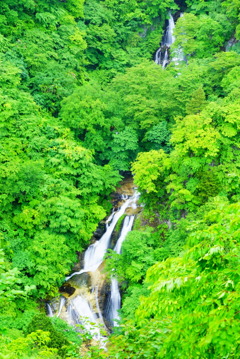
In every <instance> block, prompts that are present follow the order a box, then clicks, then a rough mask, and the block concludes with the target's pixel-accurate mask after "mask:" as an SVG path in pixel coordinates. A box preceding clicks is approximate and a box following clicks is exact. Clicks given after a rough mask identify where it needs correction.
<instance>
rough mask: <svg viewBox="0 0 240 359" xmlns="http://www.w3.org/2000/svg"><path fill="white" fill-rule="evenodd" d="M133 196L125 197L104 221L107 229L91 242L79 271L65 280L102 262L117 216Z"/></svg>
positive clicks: (123, 210)
mask: <svg viewBox="0 0 240 359" xmlns="http://www.w3.org/2000/svg"><path fill="white" fill-rule="evenodd" d="M132 200H133V198H132V197H130V198H129V199H127V200H126V201H125V202H124V203H123V204H122V205H121V207H120V208H119V210H118V211H116V212H113V213H112V214H111V216H110V217H109V219H108V220H107V222H106V227H107V230H106V232H105V233H104V234H103V236H102V237H101V238H100V239H99V241H96V242H95V243H93V244H91V245H90V246H89V247H88V249H87V250H86V252H85V255H84V267H83V269H81V270H80V271H79V272H74V273H73V274H71V275H70V276H69V277H67V278H66V280H68V279H70V278H72V277H73V276H74V275H76V274H81V273H84V272H93V271H95V270H96V269H97V268H98V267H99V266H100V264H101V263H102V262H103V258H104V255H105V253H106V251H107V249H108V247H109V242H110V239H111V236H112V233H113V230H114V228H115V226H116V224H117V222H118V220H119V218H120V217H121V216H122V215H123V214H124V212H125V210H126V209H127V207H128V206H129V204H130V203H131V202H132Z"/></svg>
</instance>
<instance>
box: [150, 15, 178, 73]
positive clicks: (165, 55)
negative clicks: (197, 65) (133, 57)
mask: <svg viewBox="0 0 240 359" xmlns="http://www.w3.org/2000/svg"><path fill="white" fill-rule="evenodd" d="M182 16H183V13H181V14H180V17H182ZM174 28H175V24H174V19H173V16H172V15H171V13H169V20H168V26H167V28H166V31H165V34H164V36H163V39H162V42H161V46H160V47H159V49H158V50H157V51H156V53H155V59H154V61H155V63H156V64H158V65H161V66H162V67H163V68H165V67H166V66H167V65H168V63H169V61H170V58H169V49H170V47H171V45H172V44H173V43H174V41H175V37H174V35H173V30H174ZM184 60H185V58H184V54H183V51H182V49H181V48H179V49H177V50H174V52H173V58H172V62H174V63H175V64H176V65H178V64H179V62H181V61H184Z"/></svg>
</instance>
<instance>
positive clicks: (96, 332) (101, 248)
mask: <svg viewBox="0 0 240 359" xmlns="http://www.w3.org/2000/svg"><path fill="white" fill-rule="evenodd" d="M138 198H139V194H138V193H136V192H135V193H134V195H133V196H131V197H128V196H126V195H124V196H122V199H123V200H124V203H123V204H122V205H121V206H120V208H119V209H118V210H117V211H115V212H113V213H112V214H111V215H110V216H109V218H108V220H107V221H106V232H105V233H104V234H103V236H102V237H101V238H100V240H99V241H96V242H95V243H94V244H92V245H90V246H89V248H88V249H87V250H86V252H85V255H84V267H83V269H81V270H80V271H79V272H75V273H73V274H72V275H71V276H69V277H68V278H66V280H68V279H70V278H72V277H73V276H75V275H77V274H82V273H84V272H94V271H96V270H97V268H98V267H99V266H100V264H101V263H102V262H103V260H104V255H105V253H106V251H107V249H108V247H109V245H110V241H111V237H112V233H113V231H114V228H115V226H116V224H117V222H118V221H119V219H120V218H121V216H122V215H123V214H124V213H125V211H126V210H127V208H129V207H130V208H132V209H135V208H137V205H136V203H137V200H138ZM133 221H134V216H133V215H131V216H126V217H125V219H124V223H123V227H122V230H121V234H120V237H119V239H118V241H117V243H116V245H115V247H114V250H115V251H116V252H117V253H120V251H121V245H122V242H123V241H124V239H125V237H126V235H127V233H128V232H129V231H130V230H131V229H132V226H133ZM111 288H112V289H111V301H110V313H111V314H110V316H111V322H112V323H114V319H117V318H118V310H119V309H120V303H121V296H120V292H119V288H118V282H117V280H116V279H114V278H113V279H112V284H111ZM86 291H87V289H86ZM86 291H85V292H84V291H83V292H84V293H86ZM81 293H82V291H81ZM62 298H63V297H62ZM62 298H61V301H60V305H59V311H58V315H59V313H60V312H61V311H62V309H63V306H64V304H65V302H64V299H62ZM90 302H91V304H90ZM92 306H93V307H94V309H93V308H92ZM96 313H97V314H96ZM64 317H65V318H66V320H67V321H68V322H69V323H70V324H72V325H75V326H76V325H78V324H82V325H83V326H84V328H85V330H86V331H87V332H89V333H90V334H91V335H92V336H93V338H94V339H96V340H98V341H99V342H100V343H101V344H100V345H101V347H102V348H104V347H105V346H104V341H105V339H106V338H104V337H103V336H101V334H100V327H101V326H103V327H105V323H104V321H103V317H102V313H101V310H100V306H99V302H98V287H96V285H95V286H94V287H93V288H92V291H91V293H90V292H89V294H81V295H77V296H75V297H74V298H70V299H69V300H68V306H67V312H66V313H65V314H64ZM105 329H106V327H105Z"/></svg>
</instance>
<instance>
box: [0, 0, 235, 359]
mask: <svg viewBox="0 0 240 359" xmlns="http://www.w3.org/2000/svg"><path fill="white" fill-rule="evenodd" d="M177 3H178V4H180V5H181V6H182V5H183V2H182V1H178V2H177ZM185 3H186V6H187V9H186V11H185V13H184V15H183V16H182V17H180V18H179V19H178V21H177V25H176V28H175V33H174V35H175V37H176V41H175V43H174V45H173V46H172V47H171V50H172V56H174V51H175V50H176V49H179V47H181V48H182V50H183V52H184V54H185V56H186V57H187V64H185V63H182V64H181V65H178V66H175V65H174V63H172V64H170V65H169V66H168V67H167V68H166V69H164V70H163V69H162V68H161V67H160V66H157V65H156V64H154V63H153V61H152V56H153V54H154V52H155V51H156V49H157V48H158V46H159V42H160V40H161V36H162V33H163V26H164V23H165V20H166V18H167V17H168V11H169V9H170V10H172V12H174V11H175V10H177V8H178V7H177V5H176V4H175V2H174V1H172V0H165V1H160V0H154V1H140V0H130V1H126V0H122V1H120V2H119V1H117V0H94V1H89V0H87V1H85V3H83V1H82V0H67V1H59V0H52V1H50V0H46V1H43V0H39V1H36V0H22V1H20V0H5V1H2V2H1V4H0V13H1V16H0V62H1V67H0V84H1V90H0V108H1V117H0V137H1V145H0V193H1V194H0V202H1V211H0V219H1V227H0V229H1V247H2V250H1V251H0V277H1V284H0V297H1V305H0V307H1V308H0V309H1V313H0V321H1V334H2V337H1V340H0V357H1V358H4V359H5V358H6V359H15V358H19V359H28V358H29V359H35V358H36V359H38V358H39V359H40V358H49V359H51V358H58V357H60V356H62V357H66V358H72V357H80V356H82V354H79V352H78V349H77V347H78V346H79V345H80V340H79V338H78V336H77V335H75V334H74V333H73V331H72V330H70V329H69V328H68V327H67V326H66V325H65V324H63V322H62V321H60V320H58V319H53V320H52V321H51V320H50V319H49V318H46V317H45V316H44V315H43V314H39V311H38V309H37V304H36V302H35V300H39V299H44V298H46V297H49V295H53V294H54V293H56V291H57V288H58V286H59V285H61V282H62V281H63V280H64V277H65V275H66V274H67V273H68V272H69V271H70V268H71V266H72V263H73V262H74V261H75V260H76V252H77V251H82V250H83V249H84V248H85V247H86V246H87V245H88V241H89V238H90V237H91V235H92V233H93V231H94V230H95V229H96V226H97V224H98V222H99V221H100V220H102V219H103V218H104V217H105V215H106V208H109V202H108V196H109V194H110V193H111V192H112V191H113V190H114V188H115V186H116V184H117V183H118V181H119V180H120V178H121V177H120V176H119V171H123V172H124V171H128V170H129V169H130V167H131V166H132V171H133V172H134V175H135V182H136V184H137V185H138V187H139V191H140V192H141V200H142V202H144V203H145V208H144V214H143V215H142V217H141V219H139V222H138V226H136V227H135V230H134V231H133V232H132V233H130V234H129V236H128V237H127V239H126V241H125V242H124V244H123V249H122V255H121V256H119V255H117V254H115V253H113V252H111V253H110V256H111V258H109V259H108V261H107V262H108V264H107V266H108V267H109V268H110V269H113V268H114V269H115V274H116V275H117V276H118V277H119V278H120V279H121V280H122V289H123V290H124V293H123V307H122V317H123V324H122V327H121V328H119V329H117V330H116V331H115V334H114V335H113V336H112V339H111V343H110V344H109V351H108V352H107V353H104V352H103V351H100V350H99V349H98V348H96V347H95V348H92V349H91V350H90V349H89V351H88V353H87V354H86V355H85V354H83V356H86V357H91V356H92V357H94V356H95V357H98V358H100V357H109V358H136V357H137V358H146V357H147V358H158V357H166V358H176V357H184V358H185V357H186V358H192V357H194V358H211V359H212V358H216V359H217V358H226V357H228V358H234V359H235V358H237V355H238V354H237V353H238V351H239V350H238V351H237V345H239V343H238V340H239V338H238V337H237V333H238V328H237V320H239V318H238V309H237V305H238V306H239V303H238V302H239V298H238V291H239V288H238V282H239V278H238V273H237V269H238V262H237V254H238V253H237V251H238V247H237V241H238V229H237V226H239V223H238V220H237V219H236V218H238V217H237V216H238V214H239V213H238V212H239V205H238V203H237V201H239V198H240V187H239V176H240V168H239V163H240V158H239V127H240V126H239V116H240V108H239V101H238V98H239V96H240V92H239V81H240V80H239V77H240V72H239V66H240V56H239V43H238V40H239V34H240V31H239V29H240V27H239V0H234V1H230V0H224V1H223V0H217V1H212V0H211V1H203V0H202V1H196V0H187V1H186V2H185ZM229 39H231V41H232V44H233V45H232V46H230V50H231V51H228V50H229V46H228V50H227V51H226V52H224V51H222V50H223V49H224V47H225V46H226V44H227V42H228V40H229ZM228 202H229V203H230V204H229V203H228ZM148 225H149V226H150V227H151V229H149V227H148ZM184 246H185V247H184ZM157 261H159V263H157V264H156V262H157ZM146 272H147V273H148V274H147V280H145V276H146ZM142 296H145V298H144V299H143V298H142V299H141V297H142ZM27 328H28V329H29V333H27ZM30 331H31V333H30Z"/></svg>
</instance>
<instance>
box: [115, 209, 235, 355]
mask: <svg viewBox="0 0 240 359" xmlns="http://www.w3.org/2000/svg"><path fill="white" fill-rule="evenodd" d="M239 209H240V208H239V204H232V205H224V204H219V207H218V209H216V210H211V211H209V212H208V213H205V215H204V216H203V217H202V218H201V219H198V220H196V221H194V222H191V224H190V226H189V229H188V230H189V234H188V236H187V243H188V245H187V247H186V249H185V252H184V254H183V255H182V256H181V257H177V258H169V259H167V260H166V261H164V262H159V263H157V264H155V265H154V266H153V267H151V268H150V269H149V270H148V273H147V282H146V283H147V284H148V286H149V289H150V293H149V294H148V295H147V296H145V298H142V299H141V303H140V305H139V307H138V309H137V311H136V318H135V321H136V324H135V327H133V322H132V323H131V322H130V323H126V324H123V325H122V332H121V334H119V335H116V337H113V341H112V345H111V346H110V353H111V350H112V353H111V354H110V357H114V355H116V353H117V351H118V350H119V345H120V346H121V348H123V347H125V350H124V351H122V350H121V353H122V354H121V355H120V358H128V357H134V355H138V356H139V357H140V358H144V357H145V355H146V353H151V355H153V357H156V358H158V357H159V358H162V357H163V356H164V357H168V358H175V357H176V356H180V355H183V356H185V357H196V358H202V357H206V358H219V357H225V356H228V357H230V358H234V357H235V356H237V355H238V354H237V353H238V345H239V335H238V330H237V327H238V322H239V315H238V311H237V307H238V306H239V288H238V287H239V284H238V283H239V269H238V266H239V261H238V255H237V253H238V251H239V250H238V240H237V238H238V226H239V223H238V220H236V218H238V217H237V216H238V212H239ZM131 327H132V329H131V331H130V328H131ZM128 333H131V334H128ZM149 333H152V334H153V340H147V338H148V335H149ZM124 335H126V336H127V338H124V337H123V336H124ZM143 338H145V342H144V341H143ZM230 339H231V340H230ZM140 341H141V342H142V341H143V342H142V346H141V348H143V350H142V351H140V352H139V346H138V344H136V343H139V342H140ZM131 343H134V344H133V345H131ZM173 343H174V344H173ZM114 353H115V354H114ZM111 355H112V356H111ZM147 355H148V354H147Z"/></svg>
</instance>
